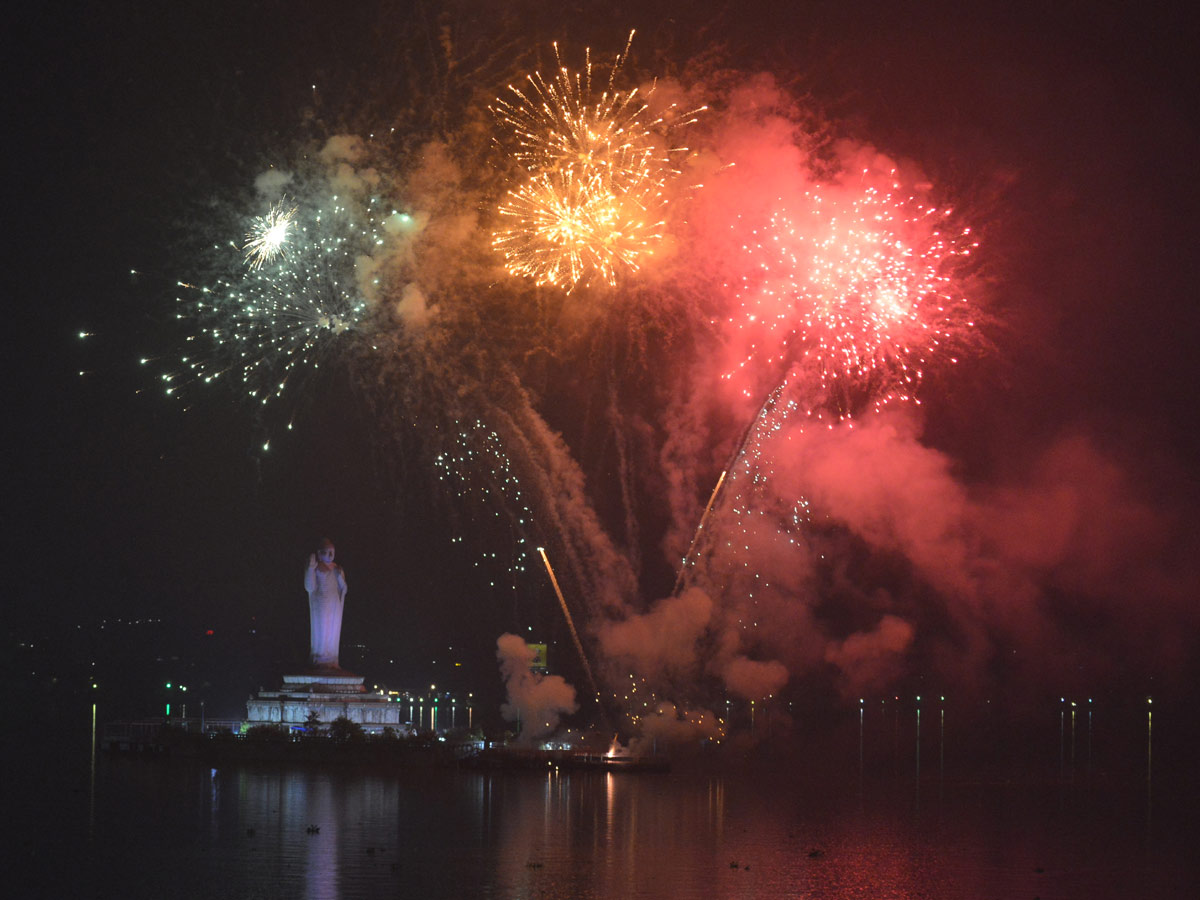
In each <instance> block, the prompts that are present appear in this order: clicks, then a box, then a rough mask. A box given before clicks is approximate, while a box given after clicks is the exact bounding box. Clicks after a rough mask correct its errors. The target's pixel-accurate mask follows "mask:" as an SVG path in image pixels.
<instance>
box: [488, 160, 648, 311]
mask: <svg viewBox="0 0 1200 900" xmlns="http://www.w3.org/2000/svg"><path fill="white" fill-rule="evenodd" d="M664 205H665V201H664V200H663V196H662V192H661V189H660V188H659V187H658V186H657V185H656V184H655V183H654V182H653V181H652V180H650V179H643V180H641V181H637V182H632V183H626V184H624V185H621V186H620V187H617V186H614V185H613V184H612V182H611V181H610V180H609V179H607V178H606V177H605V176H604V174H603V173H602V172H591V173H586V172H582V173H577V172H576V170H575V169H574V168H573V167H572V168H567V169H566V170H562V171H554V172H545V173H542V174H539V175H536V176H534V177H533V178H531V179H530V180H529V181H528V182H526V183H525V184H524V185H522V186H521V187H520V188H517V189H516V190H513V191H510V192H509V194H508V197H507V199H506V200H505V201H504V202H503V203H502V204H501V205H500V209H499V213H500V216H501V218H502V220H503V221H505V222H507V223H510V224H509V225H508V226H507V227H505V228H502V229H501V230H498V231H497V232H496V234H495V235H494V237H493V240H492V246H493V247H494V248H495V249H497V250H499V251H500V252H502V253H503V254H504V257H505V260H506V264H505V267H506V268H507V269H508V271H509V272H511V273H512V274H514V275H521V276H525V277H528V278H532V279H533V280H534V282H535V283H537V284H539V285H542V284H551V285H555V286H558V287H561V288H564V289H566V290H567V291H568V292H570V291H571V290H572V289H573V288H574V287H575V286H576V285H577V284H579V283H580V282H581V281H585V280H586V279H588V278H589V276H591V275H595V276H597V277H598V278H600V279H601V280H603V281H604V282H606V283H608V284H610V285H612V284H615V283H616V281H617V276H618V273H620V272H622V271H627V272H635V271H637V269H638V268H639V262H640V260H641V259H642V258H643V257H644V256H649V255H651V254H653V252H654V246H655V244H656V243H657V242H658V241H660V240H661V239H662V230H663V224H664V223H663V219H662V213H663V206H664Z"/></svg>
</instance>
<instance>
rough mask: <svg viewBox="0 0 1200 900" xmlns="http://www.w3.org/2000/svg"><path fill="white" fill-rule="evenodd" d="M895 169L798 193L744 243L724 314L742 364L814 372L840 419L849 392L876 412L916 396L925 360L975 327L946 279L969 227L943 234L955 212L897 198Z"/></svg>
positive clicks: (965, 250) (966, 242) (968, 245)
mask: <svg viewBox="0 0 1200 900" xmlns="http://www.w3.org/2000/svg"><path fill="white" fill-rule="evenodd" d="M891 174H892V175H893V180H892V181H891V182H890V184H889V185H888V186H887V187H885V188H882V189H881V188H877V187H874V186H870V185H868V186H865V187H864V188H863V189H862V190H861V192H859V193H857V194H856V195H854V196H851V197H849V198H848V199H847V198H841V197H840V195H839V194H837V193H834V192H830V193H828V194H824V193H822V192H820V191H819V190H817V189H813V190H810V191H806V192H805V194H804V199H805V201H806V203H807V208H806V209H804V210H803V211H801V212H799V213H793V212H791V211H788V210H779V211H777V212H775V213H774V214H773V215H772V216H771V218H770V221H769V224H768V225H767V226H766V227H764V228H761V229H756V230H754V231H753V232H752V237H751V240H750V241H748V242H747V244H746V247H745V249H746V253H747V255H748V257H749V260H750V262H751V266H750V271H749V273H748V274H747V275H745V276H744V277H743V278H742V280H741V283H740V284H739V285H737V297H738V300H739V302H740V310H739V312H738V314H737V316H735V317H733V318H731V319H730V323H731V324H732V325H734V327H735V328H737V329H739V330H743V331H746V332H748V333H749V342H748V343H749V350H748V352H747V354H746V355H745V357H744V358H743V359H742V360H741V361H740V363H739V365H738V368H739V369H740V368H744V367H746V366H748V365H749V364H751V363H752V362H753V363H755V364H756V365H759V366H762V365H766V366H768V367H769V366H774V365H779V364H787V363H789V362H798V363H800V364H801V365H802V366H803V367H804V368H806V369H811V370H815V376H816V378H817V379H819V381H820V384H821V387H822V388H823V390H824V393H825V396H826V397H827V398H828V399H829V400H830V401H831V402H833V403H834V404H835V405H836V406H837V407H838V409H837V412H836V417H837V418H839V419H840V418H845V417H846V416H849V415H851V414H852V411H853V407H854V406H855V405H856V404H855V402H854V399H853V396H852V395H854V396H858V397H863V396H865V397H866V398H867V400H868V402H869V403H870V404H872V405H874V407H875V408H879V407H881V406H883V405H884V404H887V403H889V402H892V401H896V400H911V399H913V398H914V396H915V390H916V388H917V386H918V385H919V384H920V381H921V379H922V377H923V376H924V370H925V367H926V365H927V363H928V362H929V360H930V358H931V356H932V355H933V354H934V353H935V352H936V351H937V350H938V349H939V348H942V347H944V346H945V345H947V344H948V343H949V342H950V341H951V340H952V339H953V338H954V337H956V334H957V332H959V331H961V329H962V328H963V327H964V325H965V327H967V328H969V327H971V325H972V324H973V323H971V322H969V321H965V315H966V299H965V298H964V297H962V296H961V295H960V294H959V293H958V291H957V289H956V286H955V282H954V279H953V276H952V273H951V269H952V268H953V264H954V262H955V261H956V260H958V259H959V258H961V257H965V256H968V255H969V254H970V253H971V251H972V250H973V249H974V248H975V247H976V246H977V244H976V243H975V242H973V241H972V240H971V239H970V231H969V229H965V230H962V231H960V232H958V233H957V234H948V233H947V232H946V231H945V230H944V229H945V227H946V224H947V220H948V217H949V215H950V212H951V211H950V210H943V209H937V208H934V207H929V206H926V205H924V204H922V203H920V202H918V201H917V200H916V199H914V198H913V197H911V196H906V195H904V194H901V193H900V185H899V184H898V183H897V182H895V180H894V174H895V173H894V172H893V173H891ZM864 175H865V173H864ZM731 375H732V373H729V374H728V375H727V376H726V377H730V376H731Z"/></svg>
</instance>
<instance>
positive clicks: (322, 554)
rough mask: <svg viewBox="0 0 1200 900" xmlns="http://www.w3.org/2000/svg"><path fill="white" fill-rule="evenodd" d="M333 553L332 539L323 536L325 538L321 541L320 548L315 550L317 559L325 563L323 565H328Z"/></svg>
mask: <svg viewBox="0 0 1200 900" xmlns="http://www.w3.org/2000/svg"><path fill="white" fill-rule="evenodd" d="M333 553H334V550H333V541H331V540H330V539H329V538H325V540H323V541H321V546H320V549H318V550H317V559H319V560H320V561H321V562H323V563H325V565H329V564H330V563H332V562H333Z"/></svg>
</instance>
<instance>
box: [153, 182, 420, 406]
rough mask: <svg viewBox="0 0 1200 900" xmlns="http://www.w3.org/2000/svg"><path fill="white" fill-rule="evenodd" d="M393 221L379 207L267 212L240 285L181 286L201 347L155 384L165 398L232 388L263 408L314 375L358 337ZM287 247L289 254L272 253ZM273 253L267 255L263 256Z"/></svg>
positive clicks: (255, 226)
mask: <svg viewBox="0 0 1200 900" xmlns="http://www.w3.org/2000/svg"><path fill="white" fill-rule="evenodd" d="M398 221H399V218H398V214H396V213H394V212H391V211H390V208H387V207H385V206H384V205H383V203H382V202H381V201H380V200H378V199H374V198H372V199H368V200H366V201H364V202H363V203H362V204H359V203H356V202H352V201H347V200H343V199H341V198H338V197H336V196H335V197H332V198H331V199H330V200H329V201H328V203H327V204H326V205H325V206H324V207H322V208H318V209H312V210H306V211H305V212H304V213H303V214H301V213H299V210H298V208H291V209H288V208H285V207H284V205H283V204H277V205H275V206H274V207H273V208H272V209H271V211H270V212H269V213H268V214H267V215H266V216H260V217H258V218H256V219H254V220H253V223H252V226H251V230H250V234H251V235H259V237H260V238H261V240H260V241H259V244H258V248H259V249H256V250H255V251H254V259H253V260H251V258H250V253H251V251H250V249H249V246H250V245H247V260H248V261H249V262H250V265H249V269H248V270H247V271H246V272H244V273H243V274H240V275H231V276H229V277H223V278H219V279H217V280H216V282H215V284H214V285H212V286H210V287H198V286H196V285H192V284H187V283H184V282H180V287H183V288H186V289H187V293H186V294H183V295H181V296H179V297H177V298H176V300H177V302H178V303H179V304H180V306H181V307H182V308H181V309H180V311H179V313H178V314H177V317H178V318H179V319H181V320H185V321H189V322H192V323H194V324H195V325H196V331H195V332H194V333H193V334H191V335H190V336H189V337H188V339H187V340H188V342H189V343H197V344H199V346H198V347H196V348H195V349H194V350H193V351H192V352H190V353H188V354H187V355H185V356H182V357H181V358H180V364H181V368H180V370H179V371H176V372H173V373H168V374H165V375H163V380H164V381H165V382H166V392H167V393H168V394H174V393H176V392H177V390H179V388H180V387H182V386H183V385H184V384H187V383H197V382H198V383H203V384H210V383H212V382H214V381H217V380H218V379H225V378H227V377H230V378H233V379H235V380H237V381H239V382H240V383H241V387H242V389H243V390H245V392H246V393H247V394H248V395H249V396H250V397H252V398H253V399H255V400H257V401H259V402H260V403H263V404H265V403H268V402H269V401H270V400H271V399H272V398H277V397H279V396H280V395H281V394H282V393H283V392H284V390H285V388H286V387H287V386H288V384H289V382H291V381H293V380H294V379H296V378H297V377H299V376H300V375H301V374H305V373H308V372H310V371H311V370H315V369H317V368H319V367H320V365H321V363H322V361H323V360H324V359H325V358H327V356H328V355H329V354H330V353H331V352H333V349H334V347H335V346H336V344H337V343H338V342H339V341H342V340H343V339H344V338H345V336H347V335H349V334H352V333H355V332H358V331H360V330H361V328H362V326H363V324H364V321H365V317H366V315H367V312H368V310H369V308H370V306H371V303H372V301H373V298H374V293H375V291H376V289H377V287H378V276H377V274H376V265H375V258H374V256H373V255H372V254H381V253H382V252H383V250H384V245H385V244H386V242H387V237H388V235H389V233H392V232H394V231H395V230H396V225H395V223H396V222H398ZM285 239H286V241H287V244H288V245H289V247H290V250H289V251H288V252H287V253H286V254H282V253H280V252H278V251H279V248H280V246H282V244H283V242H284V240H285ZM269 246H274V248H275V249H274V251H269V250H268V247H269Z"/></svg>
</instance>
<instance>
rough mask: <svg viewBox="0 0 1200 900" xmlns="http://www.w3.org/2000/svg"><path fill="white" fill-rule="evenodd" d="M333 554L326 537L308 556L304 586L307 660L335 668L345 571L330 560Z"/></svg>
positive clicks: (344, 588) (339, 639)
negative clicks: (306, 615)
mask: <svg viewBox="0 0 1200 900" xmlns="http://www.w3.org/2000/svg"><path fill="white" fill-rule="evenodd" d="M333 554H334V549H333V542H332V541H330V540H329V539H328V538H326V539H325V540H324V541H322V542H321V549H319V550H318V551H317V552H316V553H314V554H312V555H311V556H309V558H308V569H307V571H305V573H304V589H305V590H306V591H308V615H309V626H310V638H309V644H310V646H309V657H308V662H309V664H310V665H313V666H333V667H334V668H338V644H339V643H340V642H341V638H342V607H343V606H344V605H345V602H346V573H345V572H343V571H342V567H341V566H339V565H337V564H336V563H335V562H334V561H333Z"/></svg>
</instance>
